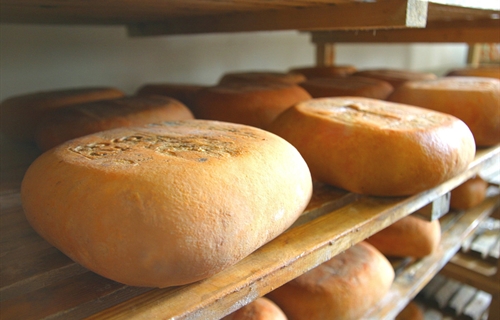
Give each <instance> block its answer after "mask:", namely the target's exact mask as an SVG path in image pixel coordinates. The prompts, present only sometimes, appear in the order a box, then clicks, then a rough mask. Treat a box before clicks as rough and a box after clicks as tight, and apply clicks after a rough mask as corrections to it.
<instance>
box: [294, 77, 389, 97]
mask: <svg viewBox="0 0 500 320" xmlns="http://www.w3.org/2000/svg"><path fill="white" fill-rule="evenodd" d="M300 86H301V87H302V88H304V89H306V91H307V92H309V94H310V95H311V96H312V97H313V98H324V97H341V96H353V97H366V98H373V99H382V100H383V99H386V98H387V97H388V96H389V94H391V92H392V91H393V90H394V88H393V87H392V86H391V85H390V84H389V82H385V81H382V80H377V79H372V78H364V77H355V76H350V77H342V78H315V79H311V80H307V81H305V82H302V83H301V84H300Z"/></svg>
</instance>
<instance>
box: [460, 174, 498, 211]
mask: <svg viewBox="0 0 500 320" xmlns="http://www.w3.org/2000/svg"><path fill="white" fill-rule="evenodd" d="M488 187H489V183H488V182H487V181H485V180H483V179H482V178H481V177H480V176H475V177H473V178H471V179H469V180H467V181H465V182H464V183H462V184H461V185H459V186H458V187H456V188H455V189H453V190H451V197H450V208H453V209H459V210H466V209H470V208H473V207H475V206H477V205H479V204H480V203H481V202H483V201H484V199H486V193H487V191H488Z"/></svg>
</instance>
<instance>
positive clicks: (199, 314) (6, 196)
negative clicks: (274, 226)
mask: <svg viewBox="0 0 500 320" xmlns="http://www.w3.org/2000/svg"><path fill="white" fill-rule="evenodd" d="M14 154H16V153H15V152H12V153H11V155H14ZM19 154H20V155H21V156H23V155H26V154H28V155H31V153H30V152H20V153H19ZM499 157H500V146H496V147H492V148H488V149H483V150H478V152H477V154H476V158H475V160H474V161H473V163H472V164H471V165H470V167H469V168H468V170H466V171H465V172H463V173H462V174H460V175H458V176H456V177H455V178H453V179H450V180H449V181H447V182H445V183H443V184H442V185H440V186H438V187H436V188H433V189H430V190H427V191H425V192H422V193H421V194H418V195H414V196H411V197H395V198H380V197H366V196H360V195H354V194H350V193H348V192H345V191H342V190H339V189H336V188H333V187H329V186H325V185H321V184H316V185H315V191H314V196H313V199H312V201H311V202H310V204H309V206H308V208H307V209H306V210H305V211H304V214H303V215H302V217H301V218H299V220H298V221H297V223H296V224H295V225H294V226H293V227H291V228H290V229H289V230H287V231H286V232H285V233H283V234H282V235H280V236H279V237H277V238H276V239H274V240H273V241H271V242H269V243H268V244H266V245H265V246H263V247H261V248H260V249H258V250H257V251H255V252H254V253H253V254H251V255H250V256H248V257H247V258H245V259H243V260H242V261H240V262H239V263H237V264H236V265H234V266H233V267H230V268H228V269H226V270H224V271H223V272H221V273H219V274H218V275H215V276H213V277H211V278H209V279H206V280H204V281H200V282H197V283H194V284H190V285H186V286H182V287H174V288H165V289H151V288H134V287H128V286H124V285H121V284H118V283H115V282H113V281H110V280H107V279H104V278H102V277H99V276H98V275H95V274H93V273H91V272H88V271H87V270H85V269H84V268H82V267H80V266H79V265H77V264H76V263H74V262H72V261H71V260H69V259H68V258H67V257H66V256H64V255H63V254H62V253H60V252H59V251H58V250H56V249H55V248H53V247H51V246H50V245H49V244H47V243H46V242H45V241H44V240H43V239H41V238H40V237H39V236H38V235H37V234H36V233H35V231H34V230H33V229H32V228H31V227H30V226H29V224H28V222H27V221H26V219H25V218H24V214H23V211H22V207H21V199H20V195H19V189H18V188H17V187H16V188H17V189H10V190H7V189H4V190H2V192H0V204H1V206H2V210H1V213H0V231H1V232H0V255H1V257H2V259H0V280H1V281H0V283H1V287H0V310H2V318H3V319H11V318H12V317H9V315H13V314H18V313H19V312H21V311H22V314H23V318H25V319H30V318H36V317H39V315H40V314H48V315H51V316H52V317H53V318H54V319H58V318H60V319H64V318H65V317H67V316H68V315H71V318H72V319H79V318H85V317H88V316H93V317H94V318H95V319H102V318H116V319H121V318H127V319H129V318H136V319H150V318H153V317H155V316H159V315H161V316H162V317H163V318H169V317H177V318H179V319H181V318H194V319H218V318H219V317H222V316H224V315H225V314H227V313H229V312H231V311H234V310H236V309H237V308H239V307H241V306H243V305H244V304H247V303H249V302H250V301H252V300H254V299H256V298H257V297H259V296H263V295H265V294H266V293H267V292H269V291H271V290H273V289H274V288H276V287H278V286H280V285H282V284H284V283H286V282H287V281H289V280H291V279H293V278H295V277H297V276H299V275H301V274H303V273H304V272H306V271H308V270H310V269H311V268H314V267H315V266H317V265H319V264H320V263H323V262H325V261H326V260H328V259H330V258H331V257H333V256H334V255H336V254H338V253H340V252H342V251H344V250H346V249H347V248H349V247H350V246H352V245H353V244H355V243H357V242H359V241H361V240H363V239H365V238H367V237H369V236H370V235H372V234H374V233H375V232H378V231H379V230H381V229H383V228H385V227H386V226H388V225H389V224H392V223H393V222H394V221H396V220H398V219H400V218H402V217H404V216H406V215H408V214H410V213H412V212H415V211H417V210H419V209H420V208H422V207H424V206H426V205H427V204H429V203H431V202H432V201H434V200H436V199H438V198H439V197H442V196H443V195H445V194H446V193H448V192H449V191H450V190H451V189H452V188H454V187H456V186H458V185H459V184H461V183H462V182H464V181H465V180H467V179H468V178H470V177H471V176H473V175H474V174H476V173H477V172H479V171H480V170H482V169H484V168H488V167H491V166H492V165H493V166H495V165H497V164H498V163H499V162H498V160H499V159H500V158H499ZM26 162H28V161H25V162H23V161H21V162H20V163H22V166H21V167H24V165H27V164H26ZM12 163H13V164H14V163H16V161H12ZM3 177H4V176H2V178H3ZM2 185H5V186H12V185H14V186H16V185H18V183H13V182H7V183H4V181H2ZM277 253H279V254H277ZM82 286H83V287H84V288H87V289H85V290H83V289H82ZM82 290H83V291H82ZM47 299H50V301H52V302H51V303H41V302H40V301H47Z"/></svg>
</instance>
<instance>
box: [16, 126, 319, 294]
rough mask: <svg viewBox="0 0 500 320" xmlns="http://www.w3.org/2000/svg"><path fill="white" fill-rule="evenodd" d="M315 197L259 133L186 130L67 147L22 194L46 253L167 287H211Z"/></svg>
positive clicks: (140, 132)
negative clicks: (201, 283)
mask: <svg viewBox="0 0 500 320" xmlns="http://www.w3.org/2000/svg"><path fill="white" fill-rule="evenodd" d="M311 193H312V181H311V176H310V173H309V170H308V168H307V165H306V164H305V162H304V160H303V159H302V157H301V156H300V154H299V153H298V152H297V150H296V149H295V148H294V147H293V146H291V145H290V144H289V143H287V142H286V141H285V140H283V139H281V138H280V137H278V136H276V135H273V134H271V133H269V132H267V131H263V130H260V129H257V128H253V127H249V126H243V125H237V124H230V123H222V122H216V121H201V120H185V121H177V122H163V123H161V124H151V125H148V126H144V127H130V128H119V129H113V130H109V131H102V132H99V133H96V134H92V135H87V136H85V137H81V138H77V139H74V140H70V141H68V142H66V143H64V144H62V145H60V146H58V147H55V148H53V149H50V150H49V151H47V152H45V153H43V154H42V155H41V156H40V157H38V158H37V159H36V160H35V161H34V162H33V163H32V165H31V166H30V167H29V168H28V170H27V172H26V175H25V177H24V179H23V182H22V186H21V200H22V205H23V208H24V212H25V214H26V218H27V219H28V221H29V223H30V224H31V225H32V226H33V228H34V229H35V230H36V231H37V232H38V233H39V234H40V235H41V236H42V237H43V238H45V239H46V240H47V241H48V242H49V243H51V244H52V245H54V246H55V247H56V248H58V249H60V250H61V251H62V252H63V253H65V254H66V255H68V256H69V257H70V258H71V259H73V260H74V261H76V262H78V263H80V264H82V265H83V266H84V267H86V268H88V269H90V270H92V271H94V272H96V273H98V274H100V275H102V276H104V277H107V278H110V279H112V280H115V281H118V282H121V283H124V284H127V285H132V286H145V287H167V286H176V285H183V284H187V283H191V282H194V281H198V280H201V279H205V278H207V277H210V276H211V275H214V274H216V273H217V272H219V271H221V270H223V269H224V268H226V267H228V266H231V265H233V264H234V263H236V262H237V261H239V260H241V259H243V258H244V257H246V256H247V255H249V254H250V253H251V252H253V251H254V250H256V249H257V248H259V247H260V246H262V245H263V244H265V243H266V242H268V241H270V240H272V239H273V238H275V237H276V236H278V235H279V234H280V233H282V232H283V231H284V230H285V229H287V228H288V227H289V226H290V225H291V224H292V223H293V222H294V221H295V220H296V219H297V218H298V217H299V216H300V214H301V213H302V211H303V210H304V208H305V207H306V205H307V203H308V201H309V199H310V197H311Z"/></svg>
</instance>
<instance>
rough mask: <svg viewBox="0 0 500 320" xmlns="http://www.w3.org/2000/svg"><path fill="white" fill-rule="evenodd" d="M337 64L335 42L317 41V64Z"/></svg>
mask: <svg viewBox="0 0 500 320" xmlns="http://www.w3.org/2000/svg"><path fill="white" fill-rule="evenodd" d="M334 64H335V45H334V44H333V43H316V65H317V66H333V65H334Z"/></svg>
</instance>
